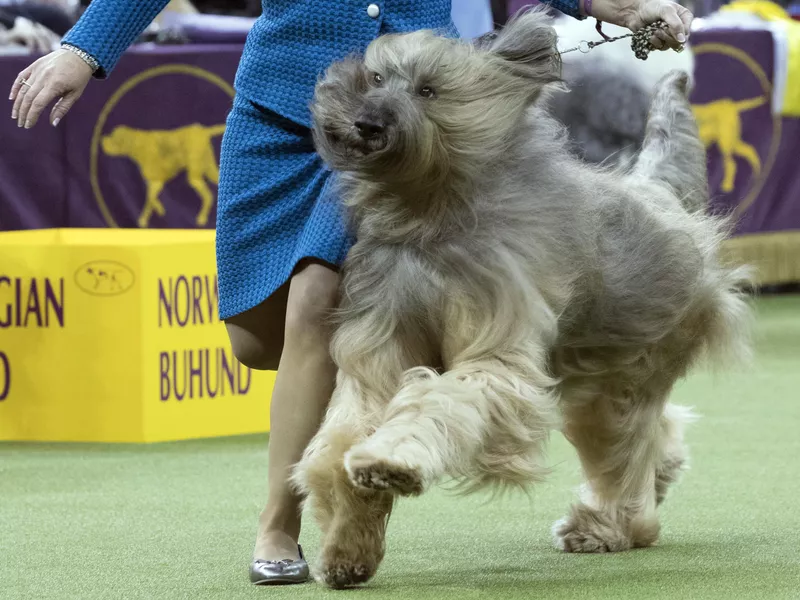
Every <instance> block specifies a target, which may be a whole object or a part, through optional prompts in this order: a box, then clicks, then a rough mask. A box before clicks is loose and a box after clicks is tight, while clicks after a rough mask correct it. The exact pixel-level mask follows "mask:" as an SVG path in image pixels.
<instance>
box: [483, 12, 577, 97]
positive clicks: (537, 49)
mask: <svg viewBox="0 0 800 600" xmlns="http://www.w3.org/2000/svg"><path fill="white" fill-rule="evenodd" d="M551 21H552V19H551V18H550V17H549V16H548V15H547V13H546V12H545V10H544V9H540V8H535V9H532V10H529V11H527V12H524V13H522V14H521V15H517V16H515V17H513V18H512V19H511V20H510V21H509V22H508V24H507V25H506V26H505V27H504V28H503V29H502V31H500V32H499V33H497V34H495V35H491V34H490V35H489V36H484V37H483V38H481V40H480V42H479V47H481V46H482V47H484V48H487V49H488V50H489V51H491V52H493V53H494V54H496V55H497V56H499V57H500V58H502V59H503V60H504V62H505V63H506V64H507V65H508V66H509V67H510V68H511V69H512V70H513V71H514V72H515V74H517V75H519V76H521V77H527V78H530V79H535V80H537V81H538V82H540V83H550V82H553V81H559V80H560V79H561V56H560V55H559V54H558V49H557V47H556V41H557V36H556V30H555V29H553V27H552V25H551Z"/></svg>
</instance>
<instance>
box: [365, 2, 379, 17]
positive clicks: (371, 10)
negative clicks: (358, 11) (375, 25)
mask: <svg viewBox="0 0 800 600" xmlns="http://www.w3.org/2000/svg"><path fill="white" fill-rule="evenodd" d="M367 14H368V15H369V16H370V17H372V18H373V19H377V18H378V17H379V16H380V15H381V7H380V6H378V5H377V4H370V5H369V6H368V7H367Z"/></svg>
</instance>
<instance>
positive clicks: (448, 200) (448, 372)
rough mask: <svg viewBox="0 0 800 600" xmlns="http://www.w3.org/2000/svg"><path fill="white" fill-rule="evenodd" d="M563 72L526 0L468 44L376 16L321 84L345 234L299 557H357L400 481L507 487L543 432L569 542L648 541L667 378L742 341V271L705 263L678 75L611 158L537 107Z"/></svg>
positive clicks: (693, 150) (666, 445) (619, 546)
mask: <svg viewBox="0 0 800 600" xmlns="http://www.w3.org/2000/svg"><path fill="white" fill-rule="evenodd" d="M559 78H560V60H559V56H558V54H557V48H556V33H555V31H554V29H553V28H552V27H551V25H550V20H549V18H547V17H546V16H544V15H543V14H542V13H541V12H539V11H533V12H529V13H526V14H525V15H524V16H522V17H520V18H519V19H517V20H515V21H513V22H511V23H510V24H509V25H508V26H507V27H506V28H505V29H504V30H503V31H502V33H501V34H500V35H499V36H498V37H497V38H496V39H494V40H493V41H491V42H490V43H488V45H486V46H480V47H478V46H473V45H469V44H467V43H464V42H461V41H458V40H451V39H445V38H441V37H437V36H436V35H434V34H432V33H430V32H417V33H411V34H406V35H389V36H384V37H381V38H379V39H377V40H376V41H375V42H373V43H372V44H371V45H370V47H369V48H368V50H367V52H366V55H365V57H364V59H363V60H361V59H352V60H348V61H344V62H341V63H338V64H335V65H333V66H332V67H331V68H330V69H329V70H328V72H327V74H326V76H325V78H324V79H323V80H322V81H321V82H320V83H319V85H318V87H317V92H316V99H315V103H314V105H313V107H312V108H313V116H314V134H315V139H316V143H317V147H318V149H319V151H320V153H321V155H322V157H323V158H324V159H325V160H326V161H327V162H328V164H329V165H331V167H332V168H334V169H336V170H337V171H340V172H341V185H342V195H343V198H344V200H345V202H346V203H347V204H348V205H349V207H350V209H351V211H352V216H353V221H354V227H355V229H356V232H357V238H358V242H357V244H356V245H355V246H354V247H353V249H352V251H351V252H350V254H349V256H348V258H347V261H346V264H345V267H344V271H343V284H342V286H343V287H342V299H341V307H340V310H339V313H338V316H337V321H336V329H335V333H334V340H333V344H332V354H333V358H334V360H335V362H336V364H337V365H338V367H339V373H338V378H337V385H336V390H335V392H334V395H333V398H332V400H331V405H330V408H329V411H328V413H327V416H326V419H325V422H324V424H323V425H322V428H321V430H320V431H319V433H318V434H317V436H316V437H315V438H314V439H313V441H312V442H311V444H310V446H309V448H308V449H307V451H306V454H305V456H304V458H303V459H302V461H301V462H300V464H299V465H298V466H297V469H296V471H295V482H296V484H297V485H298V487H299V489H300V490H301V491H302V492H304V493H305V494H307V495H308V500H309V502H310V504H311V506H312V507H313V509H314V511H315V515H316V518H317V520H318V522H319V524H320V526H321V529H322V531H323V535H324V544H323V550H322V556H321V559H320V562H319V564H318V566H317V569H316V574H317V577H318V578H319V579H320V580H321V581H323V582H325V583H326V584H328V585H330V586H332V587H346V586H350V585H354V584H358V583H361V582H364V581H366V580H368V579H369V578H370V577H372V575H373V574H374V573H375V571H376V569H377V567H378V565H379V563H380V561H381V560H382V558H383V555H384V535H385V527H386V523H387V518H388V515H389V513H390V511H391V508H392V505H393V502H394V501H395V499H396V497H398V496H404V495H417V494H421V493H424V492H425V491H426V490H427V489H429V488H430V487H431V486H433V485H435V484H436V483H437V482H439V481H440V480H442V479H443V478H445V477H451V478H455V479H456V480H458V481H459V482H461V484H462V485H463V486H464V489H466V490H474V489H479V488H482V487H485V486H492V485H500V486H508V485H511V486H526V485H528V484H531V483H533V482H536V481H538V480H540V479H541V478H542V476H543V474H544V473H545V468H544V465H543V458H542V457H543V451H544V447H545V443H546V441H547V438H548V434H549V433H550V432H551V431H552V430H553V429H554V428H560V429H561V430H562V431H563V432H564V434H565V436H566V437H567V439H569V441H570V442H571V443H572V444H573V445H574V446H575V448H576V450H577V452H578V455H579V457H580V460H581V464H582V466H583V470H584V473H585V478H586V486H585V487H586V494H585V495H584V497H583V498H582V500H581V501H580V502H578V503H577V504H575V505H574V506H572V508H571V509H570V510H569V512H568V515H567V517H566V518H565V519H564V520H563V521H562V522H560V523H559V524H558V525H557V527H556V530H555V534H556V539H557V543H558V545H559V546H560V547H561V548H562V549H564V550H565V551H569V552H609V551H611V552H613V551H620V550H627V549H629V548H632V547H639V546H648V545H650V544H652V543H654V542H655V540H656V538H657V536H658V532H659V521H658V516H657V511H656V509H657V506H658V504H659V503H660V502H661V501H662V500H663V498H664V495H665V493H666V490H667V487H668V485H669V484H670V483H671V482H672V481H674V479H675V478H676V476H677V474H678V472H679V471H680V469H681V467H682V465H683V464H684V462H685V460H686V449H685V447H684V444H683V425H684V422H685V420H686V417H687V411H686V410H685V409H682V408H679V407H676V406H673V405H671V404H670V403H669V396H670V392H671V389H672V387H673V384H674V383H675V382H676V381H677V380H678V379H679V378H681V377H683V376H684V375H685V374H686V373H687V371H688V370H689V369H690V368H691V367H692V366H693V365H695V364H696V363H697V362H698V360H700V359H701V358H702V357H704V356H705V357H709V358H716V359H719V360H720V361H721V362H723V363H725V362H726V361H727V360H728V359H729V358H730V357H732V356H736V355H745V354H747V349H748V344H747V335H746V334H747V326H746V325H747V317H748V308H747V304H746V303H745V301H744V300H743V298H742V295H741V292H740V291H739V288H740V286H741V285H742V283H743V281H744V279H745V275H746V273H745V272H743V271H742V270H738V269H729V268H726V267H725V266H723V265H722V264H720V262H719V260H718V256H717V252H718V245H719V242H720V241H721V240H722V238H723V237H724V235H725V229H724V226H723V225H724V224H723V223H721V222H720V221H718V220H715V219H713V218H710V217H708V216H706V215H705V214H704V211H703V209H704V207H705V204H706V201H707V188H706V172H705V152H704V149H703V145H702V143H701V142H700V141H699V140H698V138H697V129H696V126H695V123H694V120H693V117H692V113H691V108H690V106H689V104H688V101H687V97H686V94H687V89H686V88H687V77H686V75H685V74H681V73H673V74H670V75H668V76H667V77H666V78H665V79H664V80H662V81H661V82H660V83H658V84H657V85H656V86H655V88H656V89H655V95H654V97H653V100H652V104H651V109H650V117H649V120H648V123H647V134H646V139H645V142H644V144H643V148H642V151H641V153H640V154H639V156H638V158H637V160H636V162H635V164H634V165H633V167H632V168H631V169H630V170H629V171H620V170H617V171H611V170H608V169H600V168H597V167H593V166H591V165H588V164H587V163H585V162H583V161H581V160H579V159H577V158H576V157H575V156H573V155H572V154H571V153H570V152H569V151H568V141H567V139H566V136H565V134H564V130H563V127H562V126H561V125H559V124H558V123H557V122H556V121H555V120H554V119H553V118H552V117H551V116H550V115H549V114H548V112H547V111H546V110H543V109H542V108H541V106H540V105H541V103H542V102H543V101H544V99H545V95H546V93H547V90H548V89H549V88H550V85H549V84H552V83H556V82H558V80H559Z"/></svg>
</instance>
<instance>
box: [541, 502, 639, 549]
mask: <svg viewBox="0 0 800 600" xmlns="http://www.w3.org/2000/svg"><path fill="white" fill-rule="evenodd" d="M553 538H554V541H555V544H556V547H557V548H559V549H560V550H563V551H564V552H582V553H602V552H622V551H624V550H630V548H631V541H630V539H629V538H628V537H627V536H626V535H625V533H624V532H623V531H621V530H620V526H619V525H618V524H617V523H615V522H614V521H612V520H611V519H610V518H608V517H607V516H606V515H604V514H603V513H600V512H598V511H595V510H593V509H591V508H589V507H587V506H583V505H578V506H573V507H572V511H571V513H570V515H569V516H567V517H564V518H563V519H561V520H560V521H557V522H556V523H555V525H553Z"/></svg>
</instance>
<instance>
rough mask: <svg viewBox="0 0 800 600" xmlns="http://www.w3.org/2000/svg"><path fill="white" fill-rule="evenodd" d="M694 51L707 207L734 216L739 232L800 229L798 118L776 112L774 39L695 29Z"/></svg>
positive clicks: (763, 33)
mask: <svg viewBox="0 0 800 600" xmlns="http://www.w3.org/2000/svg"><path fill="white" fill-rule="evenodd" d="M692 50H693V51H694V54H695V80H696V81H695V88H694V90H693V93H692V105H693V108H694V111H695V117H696V118H697V122H698V126H699V129H700V137H701V138H702V139H703V142H704V144H705V145H706V149H707V153H708V178H709V186H710V188H711V196H712V210H715V211H724V212H726V213H730V212H733V213H734V214H736V215H737V216H738V225H737V233H738V234H750V233H766V232H775V231H786V230H794V229H800V170H798V168H797V157H798V156H799V155H800V119H796V118H787V117H782V116H781V115H776V114H773V107H772V85H773V73H774V62H773V61H774V45H773V40H772V35H771V34H770V33H769V32H767V31H747V30H704V31H698V32H695V33H693V34H692Z"/></svg>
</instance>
